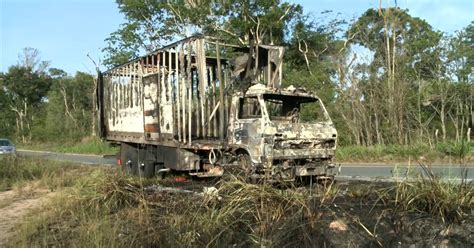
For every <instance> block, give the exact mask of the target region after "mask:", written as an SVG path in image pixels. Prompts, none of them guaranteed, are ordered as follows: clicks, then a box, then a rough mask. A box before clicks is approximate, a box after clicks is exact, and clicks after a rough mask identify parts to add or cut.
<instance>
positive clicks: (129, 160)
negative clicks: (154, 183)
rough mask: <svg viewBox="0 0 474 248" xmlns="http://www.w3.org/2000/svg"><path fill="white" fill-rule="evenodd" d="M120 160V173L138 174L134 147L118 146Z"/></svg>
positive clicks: (136, 154)
mask: <svg viewBox="0 0 474 248" xmlns="http://www.w3.org/2000/svg"><path fill="white" fill-rule="evenodd" d="M120 160H121V162H122V171H123V172H124V173H125V174H126V175H137V174H138V151H137V148H136V147H135V146H133V145H130V144H127V143H122V144H121V145H120Z"/></svg>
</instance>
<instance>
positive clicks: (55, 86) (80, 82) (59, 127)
mask: <svg viewBox="0 0 474 248" xmlns="http://www.w3.org/2000/svg"><path fill="white" fill-rule="evenodd" d="M49 73H50V75H51V77H52V78H53V83H52V86H51V89H50V91H49V93H48V105H47V107H46V120H45V127H44V130H45V136H44V137H42V138H43V139H47V140H59V141H64V140H68V141H71V140H75V141H77V140H79V139H80V138H82V137H84V136H87V135H88V134H89V132H90V125H91V121H92V120H91V112H92V108H93V106H92V102H91V94H90V91H91V90H92V88H93V77H92V76H91V75H89V74H86V73H82V72H77V73H76V75H75V76H74V77H70V76H68V75H67V73H66V72H64V71H63V70H61V69H57V68H52V69H50V70H49ZM57 120H62V121H61V122H58V121H57ZM59 133H60V134H62V135H60V136H58V134H59ZM38 138H40V137H38Z"/></svg>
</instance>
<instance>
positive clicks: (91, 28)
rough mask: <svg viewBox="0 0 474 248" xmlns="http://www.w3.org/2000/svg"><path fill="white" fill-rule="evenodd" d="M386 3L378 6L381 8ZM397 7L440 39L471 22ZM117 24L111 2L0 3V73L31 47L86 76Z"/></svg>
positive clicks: (466, 11) (360, 7) (458, 6)
mask: <svg viewBox="0 0 474 248" xmlns="http://www.w3.org/2000/svg"><path fill="white" fill-rule="evenodd" d="M289 1H290V2H294V3H299V4H301V5H303V8H304V9H305V11H306V12H307V13H310V12H311V13H314V16H315V17H318V14H319V13H320V12H322V11H324V10H333V11H334V12H335V13H340V16H341V17H343V18H346V19H351V18H353V17H356V16H358V15H360V14H361V13H363V12H364V11H365V10H366V9H368V8H377V7H378V4H379V0H289ZM387 3H388V1H387V0H383V4H384V5H386V4H387ZM393 3H394V1H393V0H392V1H390V4H391V5H393ZM397 4H398V6H399V7H401V8H403V9H409V13H410V14H411V15H412V16H416V17H420V18H422V19H425V20H426V21H427V22H428V23H429V24H431V25H432V26H433V27H434V28H435V29H436V30H441V31H443V32H446V33H453V32H454V31H456V30H459V29H461V28H464V27H465V26H467V25H468V24H469V23H470V22H471V21H473V20H474V0H449V1H447V0H398V1H397ZM121 23H123V16H122V15H121V14H120V13H119V11H118V9H117V5H116V3H115V1H114V0H0V58H1V60H0V71H3V72H5V71H7V70H8V67H9V66H11V65H14V64H16V63H17V61H18V54H20V53H21V52H22V49H23V48H25V47H33V48H36V49H38V50H39V51H40V52H41V58H42V59H43V60H46V61H50V62H51V67H57V68H61V69H63V70H65V71H67V72H68V73H70V74H74V73H75V72H76V71H84V72H91V73H92V72H94V65H93V64H92V62H91V61H90V60H89V59H88V58H87V56H86V54H87V53H89V54H90V55H91V57H92V58H94V59H96V60H97V59H98V58H100V57H101V56H102V54H101V52H100V50H101V49H102V48H103V47H104V46H105V45H106V43H105V42H104V39H105V38H107V37H108V36H109V34H110V33H111V32H113V31H115V30H117V29H118V28H119V25H120V24H121Z"/></svg>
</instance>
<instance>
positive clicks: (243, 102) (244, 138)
mask: <svg viewBox="0 0 474 248" xmlns="http://www.w3.org/2000/svg"><path fill="white" fill-rule="evenodd" d="M261 122H262V108H261V106H260V103H259V100H258V98H257V97H256V96H253V97H241V98H239V100H238V102H237V106H236V113H234V123H233V125H231V127H232V126H233V128H231V129H232V130H229V133H230V134H231V136H232V144H233V145H234V146H236V147H240V148H244V149H246V150H247V151H248V152H249V155H250V157H251V158H256V157H259V156H260V154H261V151H260V141H261V134H260V133H259V129H260V126H261Z"/></svg>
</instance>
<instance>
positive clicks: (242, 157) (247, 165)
mask: <svg viewBox="0 0 474 248" xmlns="http://www.w3.org/2000/svg"><path fill="white" fill-rule="evenodd" d="M237 160H238V166H239V168H238V169H239V172H240V173H239V176H240V177H241V178H242V179H244V180H245V181H246V182H249V183H256V179H255V178H254V177H252V176H253V174H254V173H255V165H254V164H253V162H252V159H250V155H249V154H247V153H240V154H239V155H237Z"/></svg>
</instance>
